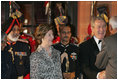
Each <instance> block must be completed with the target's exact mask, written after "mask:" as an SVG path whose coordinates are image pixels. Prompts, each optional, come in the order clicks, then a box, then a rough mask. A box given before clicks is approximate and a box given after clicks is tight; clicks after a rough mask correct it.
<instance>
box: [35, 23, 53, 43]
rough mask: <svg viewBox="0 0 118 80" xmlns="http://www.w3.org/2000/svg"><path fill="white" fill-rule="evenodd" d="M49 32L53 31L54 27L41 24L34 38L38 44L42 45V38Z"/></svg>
mask: <svg viewBox="0 0 118 80" xmlns="http://www.w3.org/2000/svg"><path fill="white" fill-rule="evenodd" d="M49 30H53V26H52V25H49V24H40V25H39V26H37V27H36V30H35V33H34V36H35V39H36V42H37V43H38V44H41V43H42V38H44V36H45V35H46V33H47V32H48V31H49Z"/></svg>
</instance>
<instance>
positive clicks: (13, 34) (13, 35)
mask: <svg viewBox="0 0 118 80" xmlns="http://www.w3.org/2000/svg"><path fill="white" fill-rule="evenodd" d="M19 33H20V29H19V27H18V25H15V26H14V28H13V29H12V31H11V32H10V33H9V34H8V38H9V39H10V40H11V41H17V40H18V38H19V35H20V34H19Z"/></svg>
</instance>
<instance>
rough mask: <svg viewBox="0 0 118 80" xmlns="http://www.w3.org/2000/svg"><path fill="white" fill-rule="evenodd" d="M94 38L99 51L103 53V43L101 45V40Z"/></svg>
mask: <svg viewBox="0 0 118 80" xmlns="http://www.w3.org/2000/svg"><path fill="white" fill-rule="evenodd" d="M93 38H94V40H95V42H96V44H97V46H98V48H99V50H100V51H101V46H102V42H100V43H99V39H98V38H96V37H95V36H93ZM98 43H99V44H98Z"/></svg>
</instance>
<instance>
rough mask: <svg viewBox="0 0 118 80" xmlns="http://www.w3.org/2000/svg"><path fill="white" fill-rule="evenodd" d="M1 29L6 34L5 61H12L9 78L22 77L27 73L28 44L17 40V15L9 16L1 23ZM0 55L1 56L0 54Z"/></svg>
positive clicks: (28, 68) (18, 30) (18, 22)
mask: <svg viewBox="0 0 118 80" xmlns="http://www.w3.org/2000/svg"><path fill="white" fill-rule="evenodd" d="M2 31H4V32H5V33H6V34H7V46H6V47H5V48H4V52H6V54H7V55H8V56H7V58H6V61H7V63H9V61H11V62H12V64H13V65H12V68H11V70H10V72H9V73H10V77H9V79H22V78H23V77H24V76H25V75H26V74H28V73H29V70H30V65H29V55H30V50H29V45H28V44H27V43H24V42H21V41H18V38H19V35H20V34H19V33H20V21H19V19H18V18H17V16H15V15H14V16H11V17H9V18H8V20H7V21H6V22H5V23H4V24H3V25H2ZM1 57H2V56H1Z"/></svg>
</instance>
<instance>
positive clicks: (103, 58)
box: [95, 40, 108, 69]
mask: <svg viewBox="0 0 118 80" xmlns="http://www.w3.org/2000/svg"><path fill="white" fill-rule="evenodd" d="M106 45H107V44H105V41H104V40H103V42H102V50H101V52H100V53H99V54H98V55H97V58H96V63H95V65H96V67H97V68H99V69H105V67H106V65H107V63H108V54H107V46H106Z"/></svg>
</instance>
